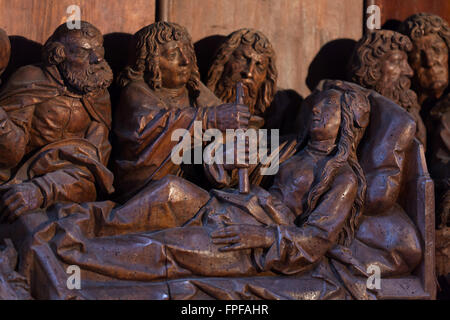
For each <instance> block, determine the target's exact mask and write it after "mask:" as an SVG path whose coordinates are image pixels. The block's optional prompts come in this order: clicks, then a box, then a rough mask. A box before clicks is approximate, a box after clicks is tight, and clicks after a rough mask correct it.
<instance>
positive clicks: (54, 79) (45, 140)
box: [0, 66, 113, 207]
mask: <svg viewBox="0 0 450 320" xmlns="http://www.w3.org/2000/svg"><path fill="white" fill-rule="evenodd" d="M0 118H1V119H2V120H1V121H0V182H1V183H2V184H3V187H2V190H3V191H5V190H7V189H8V187H9V186H11V185H14V184H18V183H21V182H32V183H34V184H35V185H37V186H38V187H39V188H40V190H41V192H42V194H43V196H44V199H45V203H44V205H43V207H48V206H50V205H52V204H54V203H56V202H84V201H95V200H96V199H97V189H99V190H100V191H101V192H103V193H104V194H108V193H111V192H112V191H113V189H112V185H111V184H112V175H111V173H110V172H109V171H108V170H107V169H106V164H107V162H108V159H109V155H110V152H111V145H110V143H109V140H108V134H109V129H110V126H111V110H110V100H109V94H108V92H107V91H106V90H105V91H102V92H101V93H100V94H97V95H95V96H94V95H84V96H81V95H76V94H73V93H71V92H69V91H67V89H66V87H65V86H64V83H63V80H62V78H61V76H60V74H59V72H58V70H57V68H56V67H55V66H52V67H45V68H44V67H38V66H25V67H23V68H21V69H19V70H18V71H17V72H16V73H14V74H13V75H12V76H11V78H10V79H9V81H8V83H7V84H6V86H5V87H4V88H3V90H2V92H1V93H0ZM80 140H82V141H81V142H80ZM31 167H32V168H33V169H31ZM91 169H93V170H91Z"/></svg>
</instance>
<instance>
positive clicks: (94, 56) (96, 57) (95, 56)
mask: <svg viewBox="0 0 450 320" xmlns="http://www.w3.org/2000/svg"><path fill="white" fill-rule="evenodd" d="M102 61H103V58H102V57H101V56H100V55H98V54H96V53H95V52H91V54H90V57H89V62H90V63H91V64H97V63H100V62H102Z"/></svg>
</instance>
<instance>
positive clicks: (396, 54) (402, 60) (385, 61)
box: [375, 49, 414, 108]
mask: <svg viewBox="0 0 450 320" xmlns="http://www.w3.org/2000/svg"><path fill="white" fill-rule="evenodd" d="M381 59H382V61H381V77H380V79H379V80H378V82H377V84H376V88H375V90H376V91H377V92H378V93H380V94H381V95H383V96H385V97H386V98H389V99H391V100H392V101H394V102H395V103H397V104H399V105H400V106H402V107H404V108H407V107H410V106H411V104H412V103H413V101H412V100H411V99H413V98H412V97H413V96H414V94H413V92H412V91H411V90H410V87H411V77H412V76H413V70H412V69H411V67H410V66H409V64H408V56H407V55H406V52H404V51H402V50H398V49H396V50H392V51H390V52H388V53H386V54H385V55H384V56H383V57H382V58H381Z"/></svg>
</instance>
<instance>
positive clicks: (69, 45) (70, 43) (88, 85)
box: [43, 21, 113, 93]
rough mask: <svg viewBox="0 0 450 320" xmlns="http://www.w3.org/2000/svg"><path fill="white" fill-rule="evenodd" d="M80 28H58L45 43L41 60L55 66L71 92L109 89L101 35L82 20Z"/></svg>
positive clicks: (108, 68)
mask: <svg viewBox="0 0 450 320" xmlns="http://www.w3.org/2000/svg"><path fill="white" fill-rule="evenodd" d="M80 25H81V28H80V29H69V28H68V27H67V25H66V24H65V23H64V24H62V25H60V26H59V27H58V28H57V29H56V30H55V32H54V33H53V34H52V35H51V37H50V38H49V39H48V40H47V42H46V43H45V45H44V50H43V60H44V63H45V64H47V65H55V66H57V67H58V69H59V71H60V73H61V75H62V77H63V79H64V80H65V82H66V83H67V84H68V85H69V87H70V88H71V89H74V90H75V91H77V92H81V93H89V92H93V91H97V90H99V89H105V88H107V87H109V85H110V84H111V82H112V80H113V73H112V70H111V68H110V67H109V65H108V63H107V62H106V61H105V60H104V55H105V49H104V48H103V36H102V34H101V32H100V31H99V30H98V29H97V28H96V27H94V26H93V25H92V24H90V23H88V22H85V21H81V23H80Z"/></svg>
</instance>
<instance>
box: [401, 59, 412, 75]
mask: <svg viewBox="0 0 450 320" xmlns="http://www.w3.org/2000/svg"><path fill="white" fill-rule="evenodd" d="M403 70H404V74H405V76H408V77H412V76H413V75H414V71H413V69H412V68H411V66H410V65H409V64H408V62H405V65H404V68H403Z"/></svg>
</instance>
